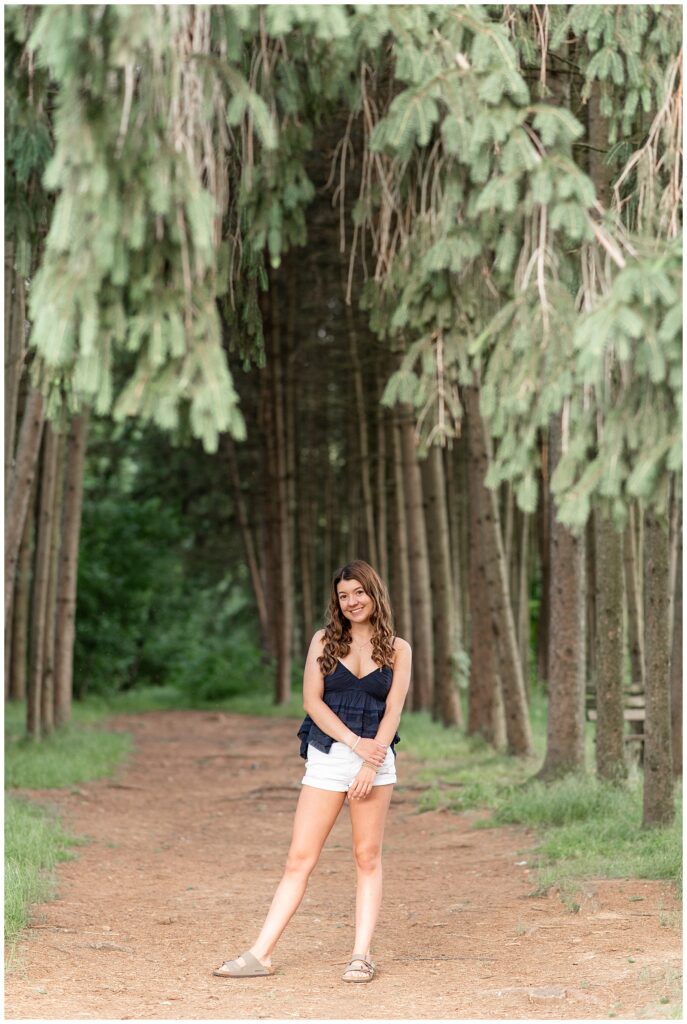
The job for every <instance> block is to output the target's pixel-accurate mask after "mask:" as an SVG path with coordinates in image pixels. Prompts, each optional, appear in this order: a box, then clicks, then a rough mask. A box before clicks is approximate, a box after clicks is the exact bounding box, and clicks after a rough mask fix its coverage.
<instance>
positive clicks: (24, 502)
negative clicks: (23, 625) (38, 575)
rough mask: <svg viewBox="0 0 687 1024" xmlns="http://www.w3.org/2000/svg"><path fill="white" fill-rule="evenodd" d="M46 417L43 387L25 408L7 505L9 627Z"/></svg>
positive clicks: (7, 598) (6, 605)
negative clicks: (18, 559) (15, 581)
mask: <svg viewBox="0 0 687 1024" xmlns="http://www.w3.org/2000/svg"><path fill="white" fill-rule="evenodd" d="M43 418H44V409H43V396H42V395H41V393H40V391H34V390H31V392H30V393H29V395H28V398H27V400H26V406H25V408H24V416H23V418H22V425H21V431H20V433H19V442H18V445H17V454H16V459H15V469H14V473H13V474H12V481H11V483H10V488H9V494H8V497H7V503H6V506H5V629H7V623H8V621H9V612H10V609H11V605H12V593H13V591H14V577H15V573H16V571H17V558H18V556H19V545H20V544H21V539H22V536H23V533H24V523H25V521H26V512H27V509H28V507H29V499H30V497H31V486H32V484H33V478H34V476H35V474H36V464H37V462H38V452H39V450H40V446H41V435H42V433H43Z"/></svg>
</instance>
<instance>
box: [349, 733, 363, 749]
mask: <svg viewBox="0 0 687 1024" xmlns="http://www.w3.org/2000/svg"><path fill="white" fill-rule="evenodd" d="M361 739H362V736H358V738H357V740H356V741H355V743H354V744H353V746H352V747H351V750H355V748H356V747H357V746H358V744H359V743H360V741H361Z"/></svg>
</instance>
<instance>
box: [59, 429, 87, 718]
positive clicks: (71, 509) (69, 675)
mask: <svg viewBox="0 0 687 1024" xmlns="http://www.w3.org/2000/svg"><path fill="white" fill-rule="evenodd" d="M89 418H90V412H89V410H88V409H86V410H84V412H83V413H81V414H80V415H78V416H73V417H72V421H71V425H70V430H69V438H68V441H67V469H66V474H65V493H64V510H63V514H62V544H61V547H60V570H59V576H58V591H57V626H56V633H57V641H56V653H55V725H64V724H65V723H66V722H68V721H69V719H70V718H71V713H72V693H73V690H74V638H75V635H76V593H77V581H78V568H79V537H80V535H81V514H82V509H83V482H84V470H85V465H86V444H87V438H88V423H89Z"/></svg>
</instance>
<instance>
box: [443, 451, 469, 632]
mask: <svg viewBox="0 0 687 1024" xmlns="http://www.w3.org/2000/svg"><path fill="white" fill-rule="evenodd" d="M457 447H458V446H457V445H456V444H455V442H454V445H453V448H444V449H443V452H442V455H443V460H444V480H445V481H446V509H447V513H448V539H449V545H450V553H451V587H452V600H453V614H454V617H455V621H456V632H457V634H458V636H459V637H460V638H461V643H463V644H464V643H465V640H466V637H467V633H466V631H465V614H464V608H463V595H462V585H463V579H462V572H461V569H462V554H461V550H460V520H461V517H462V514H463V503H462V501H461V494H460V491H459V488H458V483H457V481H456V460H455V455H454V451H453V449H454V448H457Z"/></svg>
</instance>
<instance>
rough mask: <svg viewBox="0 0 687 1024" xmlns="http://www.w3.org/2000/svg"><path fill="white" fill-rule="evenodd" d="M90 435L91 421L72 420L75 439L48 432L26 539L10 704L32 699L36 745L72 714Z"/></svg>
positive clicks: (12, 636) (29, 713)
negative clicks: (76, 622)
mask: <svg viewBox="0 0 687 1024" xmlns="http://www.w3.org/2000/svg"><path fill="white" fill-rule="evenodd" d="M87 429H88V413H84V414H82V415H79V416H74V417H73V418H72V421H71V425H70V431H69V435H67V434H65V433H60V432H58V431H57V430H56V429H55V428H54V427H53V425H52V424H50V423H48V424H46V426H45V429H44V431H43V442H42V446H41V453H40V462H39V470H40V473H39V475H38V477H37V486H32V489H31V499H30V500H31V506H32V507H31V510H30V513H29V514H28V515H27V519H26V521H25V529H24V535H23V537H22V543H21V549H20V555H19V561H18V571H17V574H16V578H15V592H14V595H13V597H14V599H13V602H12V620H11V626H10V629H8V631H7V634H6V641H5V642H6V662H7V663H9V667H10V671H9V685H8V689H7V696H9V697H10V698H11V699H16V700H23V699H26V730H27V734H28V735H29V736H30V737H31V738H33V739H40V738H41V737H42V736H45V735H48V734H49V733H50V732H51V731H52V730H53V728H54V727H55V726H57V725H62V724H64V723H66V722H67V721H68V720H69V717H70V714H71V702H72V691H73V652H74V638H75V612H76V585H77V571H78V551H79V534H80V529H81V511H82V504H83V477H84V463H85V449H86V436H87ZM34 505H35V516H34V513H33V506H34ZM34 524H35V525H34ZM34 537H35V542H34ZM29 621H30V629H29Z"/></svg>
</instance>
